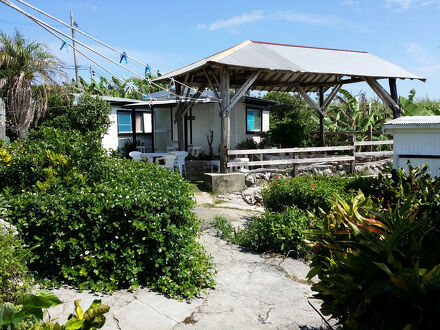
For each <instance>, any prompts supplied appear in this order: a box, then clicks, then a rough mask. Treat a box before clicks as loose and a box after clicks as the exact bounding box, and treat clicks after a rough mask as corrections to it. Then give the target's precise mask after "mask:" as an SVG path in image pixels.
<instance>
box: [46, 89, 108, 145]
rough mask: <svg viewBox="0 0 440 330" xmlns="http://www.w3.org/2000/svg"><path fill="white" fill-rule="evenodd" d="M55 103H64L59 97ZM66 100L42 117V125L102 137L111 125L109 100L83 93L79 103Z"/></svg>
mask: <svg viewBox="0 0 440 330" xmlns="http://www.w3.org/2000/svg"><path fill="white" fill-rule="evenodd" d="M53 102H54V103H56V104H57V103H62V101H59V100H58V99H55V100H53ZM71 103H72V101H70V100H68V101H66V104H65V105H61V106H58V107H57V108H56V109H54V110H53V111H51V112H49V113H48V114H47V115H46V116H45V117H44V118H43V119H42V123H41V125H42V126H45V127H53V128H59V129H62V130H76V131H78V132H80V133H81V134H83V135H87V134H88V135H92V137H93V138H95V139H100V138H102V136H103V135H104V134H105V133H106V132H107V130H108V128H109V127H110V124H111V120H110V116H109V114H110V111H111V107H110V104H109V103H108V102H107V101H104V100H103V99H101V98H99V97H93V96H90V95H87V94H83V95H81V96H80V97H79V98H78V101H77V104H71Z"/></svg>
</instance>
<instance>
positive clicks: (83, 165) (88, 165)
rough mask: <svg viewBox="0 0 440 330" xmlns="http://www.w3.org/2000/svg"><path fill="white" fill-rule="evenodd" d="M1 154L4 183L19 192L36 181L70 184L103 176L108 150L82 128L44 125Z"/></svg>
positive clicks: (1, 149) (0, 149)
mask: <svg viewBox="0 0 440 330" xmlns="http://www.w3.org/2000/svg"><path fill="white" fill-rule="evenodd" d="M0 153H3V154H4V155H5V158H4V160H3V161H2V159H0V186H1V187H2V188H3V189H5V188H9V189H10V190H11V191H13V192H15V193H19V192H21V191H22V190H28V189H34V188H35V187H36V184H37V183H38V182H39V183H41V184H42V183H45V182H48V181H58V182H59V183H60V184H61V183H63V184H65V185H66V186H69V185H72V184H75V185H77V184H79V183H80V182H82V181H84V180H85V179H86V178H88V179H89V180H90V181H94V180H97V179H99V177H100V176H101V175H102V174H103V173H102V171H100V169H101V166H100V163H102V160H103V159H104V158H103V157H104V151H103V150H102V148H101V146H100V144H99V143H97V142H96V141H94V140H92V139H90V138H89V137H88V136H83V135H82V134H81V133H79V132H78V131H74V130H73V131H64V130H60V129H54V128H49V127H47V128H42V129H41V130H38V131H35V130H34V131H31V132H30V133H29V136H28V138H27V139H25V140H23V141H21V142H14V143H12V144H11V145H7V146H4V147H1V146H0Z"/></svg>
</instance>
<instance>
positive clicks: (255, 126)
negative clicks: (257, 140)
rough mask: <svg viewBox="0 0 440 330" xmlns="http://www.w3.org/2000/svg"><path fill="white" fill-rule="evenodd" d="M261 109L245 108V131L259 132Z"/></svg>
mask: <svg viewBox="0 0 440 330" xmlns="http://www.w3.org/2000/svg"><path fill="white" fill-rule="evenodd" d="M261 120H262V111H261V110H258V109H246V132H248V133H255V132H261Z"/></svg>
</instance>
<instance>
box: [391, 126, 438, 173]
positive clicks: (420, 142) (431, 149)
mask: <svg viewBox="0 0 440 330" xmlns="http://www.w3.org/2000/svg"><path fill="white" fill-rule="evenodd" d="M393 135H394V138H393V139H394V145H393V167H394V168H397V169H398V168H404V169H405V171H406V172H407V171H408V168H407V165H406V164H407V161H408V160H409V161H410V162H411V165H413V166H417V165H421V164H423V163H427V164H428V166H429V168H430V171H431V173H432V175H433V176H440V172H439V168H440V159H428V158H410V159H408V158H404V157H399V155H404V154H410V155H432V154H434V155H440V129H439V128H429V129H428V128H425V129H394V134H393ZM407 173H408V172H407Z"/></svg>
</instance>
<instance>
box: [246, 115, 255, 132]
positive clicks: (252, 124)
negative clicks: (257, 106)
mask: <svg viewBox="0 0 440 330" xmlns="http://www.w3.org/2000/svg"><path fill="white" fill-rule="evenodd" d="M254 118H255V115H254V111H253V110H248V111H247V128H248V131H249V132H251V131H253V130H254V129H255V120H254Z"/></svg>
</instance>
